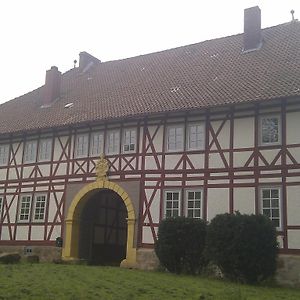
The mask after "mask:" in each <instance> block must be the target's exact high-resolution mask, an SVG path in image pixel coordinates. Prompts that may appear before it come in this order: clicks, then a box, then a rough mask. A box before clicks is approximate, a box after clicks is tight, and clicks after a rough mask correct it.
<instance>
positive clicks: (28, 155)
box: [24, 141, 37, 163]
mask: <svg viewBox="0 0 300 300" xmlns="http://www.w3.org/2000/svg"><path fill="white" fill-rule="evenodd" d="M36 150H37V142H36V141H28V142H26V144H25V150H24V162H25V163H30V162H35V160H36Z"/></svg>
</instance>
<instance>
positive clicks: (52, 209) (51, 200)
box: [48, 193, 57, 222]
mask: <svg viewBox="0 0 300 300" xmlns="http://www.w3.org/2000/svg"><path fill="white" fill-rule="evenodd" d="M56 211H57V207H56V202H55V199H54V195H53V193H51V194H50V198H49V210H48V222H53V220H54V216H55V214H56Z"/></svg>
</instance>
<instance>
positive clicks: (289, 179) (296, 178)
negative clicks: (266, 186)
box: [286, 176, 300, 182]
mask: <svg viewBox="0 0 300 300" xmlns="http://www.w3.org/2000/svg"><path fill="white" fill-rule="evenodd" d="M286 182H300V177H299V176H293V177H287V178H286Z"/></svg>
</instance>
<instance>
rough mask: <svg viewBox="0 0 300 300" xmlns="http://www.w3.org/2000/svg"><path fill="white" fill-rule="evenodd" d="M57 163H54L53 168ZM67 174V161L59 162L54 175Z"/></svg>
mask: <svg viewBox="0 0 300 300" xmlns="http://www.w3.org/2000/svg"><path fill="white" fill-rule="evenodd" d="M56 166H57V164H54V169H55V168H56ZM66 174H67V163H60V164H59V166H58V169H57V172H56V175H57V176H58V175H66Z"/></svg>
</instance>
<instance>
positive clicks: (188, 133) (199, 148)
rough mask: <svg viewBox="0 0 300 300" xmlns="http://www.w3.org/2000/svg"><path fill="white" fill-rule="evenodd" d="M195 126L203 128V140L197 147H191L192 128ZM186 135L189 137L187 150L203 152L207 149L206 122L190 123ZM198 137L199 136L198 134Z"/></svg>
mask: <svg viewBox="0 0 300 300" xmlns="http://www.w3.org/2000/svg"><path fill="white" fill-rule="evenodd" d="M194 126H200V127H201V128H202V130H203V132H202V135H201V140H200V141H199V143H200V145H196V146H195V147H192V146H191V145H190V143H191V128H192V127H194ZM186 135H187V145H186V148H187V150H203V149H204V148H205V123H204V122H193V123H188V125H187V130H186ZM196 135H197V133H196ZM197 141H198V140H197Z"/></svg>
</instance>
